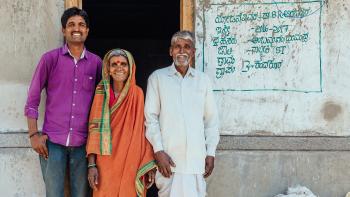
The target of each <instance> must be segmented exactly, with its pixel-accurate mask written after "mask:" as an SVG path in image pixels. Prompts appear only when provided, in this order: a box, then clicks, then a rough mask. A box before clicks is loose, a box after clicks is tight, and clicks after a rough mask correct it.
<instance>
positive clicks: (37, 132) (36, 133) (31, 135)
mask: <svg viewBox="0 0 350 197" xmlns="http://www.w3.org/2000/svg"><path fill="white" fill-rule="evenodd" d="M38 134H39V131H36V132H34V133H32V134H30V135H29V138H32V137H33V136H34V135H38Z"/></svg>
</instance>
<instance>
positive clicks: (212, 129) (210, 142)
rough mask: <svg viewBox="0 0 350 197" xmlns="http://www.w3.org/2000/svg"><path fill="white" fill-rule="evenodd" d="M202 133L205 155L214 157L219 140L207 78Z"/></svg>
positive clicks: (211, 91) (210, 88)
mask: <svg viewBox="0 0 350 197" xmlns="http://www.w3.org/2000/svg"><path fill="white" fill-rule="evenodd" d="M204 133H205V142H206V147H207V155H208V156H215V151H216V147H217V145H218V143H219V140H220V134H219V118H218V110H217V106H216V102H215V98H214V93H213V90H212V87H211V83H210V80H209V78H207V92H206V98H205V109H204Z"/></svg>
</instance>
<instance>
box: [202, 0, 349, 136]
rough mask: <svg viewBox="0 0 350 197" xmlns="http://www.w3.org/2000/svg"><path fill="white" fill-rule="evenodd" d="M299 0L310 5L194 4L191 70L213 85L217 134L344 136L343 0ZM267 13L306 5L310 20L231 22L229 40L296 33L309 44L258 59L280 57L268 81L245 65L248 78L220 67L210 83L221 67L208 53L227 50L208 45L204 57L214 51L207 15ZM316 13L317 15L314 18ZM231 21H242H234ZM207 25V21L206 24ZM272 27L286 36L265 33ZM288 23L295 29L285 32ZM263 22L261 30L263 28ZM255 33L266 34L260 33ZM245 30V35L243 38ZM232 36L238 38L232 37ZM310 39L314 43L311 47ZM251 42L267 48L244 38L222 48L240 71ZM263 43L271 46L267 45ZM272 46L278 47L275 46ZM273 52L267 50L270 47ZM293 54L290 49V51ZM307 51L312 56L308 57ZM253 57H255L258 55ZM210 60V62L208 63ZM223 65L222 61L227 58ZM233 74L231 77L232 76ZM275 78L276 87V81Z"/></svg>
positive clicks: (269, 1)
mask: <svg viewBox="0 0 350 197" xmlns="http://www.w3.org/2000/svg"><path fill="white" fill-rule="evenodd" d="M306 2H310V1H294V0H283V1H275V0H265V1H254V0H252V1H228V0H205V1H196V12H195V14H196V17H195V25H196V47H197V54H196V65H197V68H199V69H201V70H203V69H204V71H205V72H209V73H208V74H209V75H210V76H211V78H212V81H213V82H214V83H213V84H214V88H215V86H217V88H216V89H217V91H215V93H216V97H217V103H218V106H219V110H220V120H221V134H228V135H287V136H288V135H293V136H294V135H296V136H305V135H306V136H314V135H330V136H349V135H350V122H349V121H347V120H348V119H349V118H350V110H349V101H350V80H349V76H350V69H348V68H349V64H350V63H349V60H348V57H347V56H348V55H347V54H349V52H350V39H348V35H349V33H350V31H349V29H350V15H349V11H348V9H349V8H350V1H346V0H341V1H323V0H321V1H319V2H316V3H306ZM312 2H315V1H312ZM243 4H244V5H243ZM248 4H251V5H248ZM252 5H255V6H252ZM317 6H318V7H317ZM231 8H235V9H231ZM272 8H273V9H272ZM275 8H276V9H278V10H281V11H284V10H293V9H294V8H295V9H296V10H298V9H301V8H305V10H308V9H309V8H310V10H312V12H311V13H312V15H310V17H311V18H309V19H310V20H306V19H308V18H307V17H306V18H305V21H303V20H302V19H298V18H292V19H290V20H289V19H286V18H280V19H278V20H276V18H271V20H265V19H259V20H257V21H255V22H251V21H250V22H249V23H247V22H237V23H234V28H233V27H231V34H230V36H231V37H235V36H237V39H239V38H245V37H247V36H248V37H249V35H250V37H251V36H253V37H254V36H258V35H263V36H265V37H266V36H267V35H268V36H275V37H277V36H284V37H285V38H286V36H288V35H291V34H292V33H293V32H294V33H300V34H305V32H309V37H308V39H311V40H309V41H310V42H309V41H308V42H300V43H299V44H297V45H298V46H297V45H295V44H291V45H289V46H288V47H289V49H288V50H287V51H285V52H286V53H285V54H283V55H279V56H278V55H266V54H265V55H263V54H260V55H259V56H261V58H262V59H264V58H265V57H267V59H271V58H272V59H273V58H275V59H276V60H277V59H282V60H283V61H287V60H288V62H289V64H288V69H285V70H283V69H280V70H279V71H278V72H279V76H274V77H271V76H270V75H269V74H262V71H261V69H260V70H258V69H253V68H252V67H250V70H249V72H250V77H249V78H248V77H245V78H244V77H242V70H239V69H237V70H238V71H239V72H241V73H229V72H228V71H230V70H227V73H226V69H225V73H224V75H225V76H221V78H220V80H222V81H220V83H218V82H217V81H218V80H219V79H218V78H217V70H216V68H221V67H222V65H221V67H220V65H219V62H218V59H217V57H216V56H223V55H225V54H226V55H227V54H228V53H230V51H229V50H223V48H221V49H220V50H219V49H218V48H217V49H216V48H215V50H217V51H215V50H214V51H212V52H210V50H213V49H214V48H213V44H214V40H215V36H214V34H213V33H217V32H218V30H220V28H219V29H217V27H216V26H215V25H213V24H214V23H215V18H213V17H214V16H217V15H216V14H219V15H220V14H221V15H225V16H237V15H240V13H245V14H247V15H249V14H254V13H260V12H261V13H265V12H270V14H271V13H272V12H273V11H276V10H274V9H275ZM278 10H277V13H278ZM271 11H272V12H271ZM305 13H306V12H305ZM316 13H318V14H317V15H315V14H316ZM270 16H271V15H270ZM236 18H237V17H236ZM238 18H240V19H242V16H239V17H238ZM311 19H312V20H311ZM314 19H315V20H314ZM316 19H317V20H316ZM318 19H320V20H318ZM208 20H209V21H214V23H212V22H209V21H208ZM233 20H235V17H233ZM269 21H270V22H269ZM271 24H272V26H271ZM276 24H277V26H280V25H282V26H281V27H283V28H284V30H285V31H288V30H291V31H289V32H287V33H286V34H284V33H278V32H277V30H276V32H273V31H274V27H273V25H276ZM290 24H293V25H292V26H293V27H297V28H296V29H290V27H291V26H288V28H287V26H286V25H290ZM264 25H265V27H267V28H268V29H266V28H264V27H263V26H264ZM220 27H221V26H220ZM315 27H317V29H318V30H321V31H320V34H318V31H316V30H315ZM237 28H238V29H237ZM259 28H260V29H259ZM223 29H224V26H222V27H221V30H223ZM260 30H261V31H263V30H265V31H266V32H263V33H260V32H259V31H260ZM281 30H282V29H281ZM292 30H293V31H292ZM252 31H254V32H252ZM267 32H268V33H267ZM248 33H249V35H247V34H248ZM240 35H241V37H239V36H240ZM220 36H221V38H222V36H223V37H225V35H222V31H221V35H220ZM230 36H228V37H230ZM221 38H219V40H220V39H221ZM226 38H227V37H226ZM317 38H319V41H320V42H317ZM249 43H250V44H249ZM256 43H258V44H256ZM320 43H321V44H320ZM252 44H253V45H257V46H256V47H261V46H267V45H266V44H261V43H259V42H255V44H254V42H253V41H249V40H247V39H246V40H243V41H242V42H241V43H240V42H238V40H237V43H236V44H231V45H226V46H227V49H229V48H232V51H233V53H232V54H235V55H236V56H235V58H236V59H237V60H240V61H237V62H235V65H234V66H236V68H242V66H243V68H245V67H244V61H242V59H244V58H246V57H249V54H252V53H254V52H252V51H251V50H253V48H252V47H251V46H250V45H252ZM248 45H249V46H248ZM268 46H271V45H270V44H268ZM276 46H277V45H276ZM276 46H275V47H276ZM278 46H280V45H279V44H278ZM275 47H272V48H270V49H273V50H275V49H276V48H275ZM310 47H311V48H310ZM249 48H250V49H251V50H249ZM198 49H201V50H198ZM202 49H203V50H204V56H203V50H202ZM247 49H248V50H247ZM296 49H298V50H297V51H296ZM299 49H300V50H299ZM304 49H307V51H308V52H307V53H306V52H305V51H304ZM206 50H209V52H210V53H209V54H208V56H209V57H206V56H205V54H206V52H205V51H206ZM261 50H262V48H261ZM310 50H312V54H314V55H310ZM219 52H220V53H219ZM299 52H300V53H301V54H299ZM318 52H319V53H318ZM259 53H260V52H259ZM254 54H255V53H254ZM255 56H256V54H255ZM255 56H254V58H255V59H256V58H260V57H258V56H256V57H255ZM315 56H317V57H321V62H320V64H318V65H319V66H320V67H319V68H320V69H316V68H317V65H316V63H317V61H316V59H315V58H317V57H315ZM213 59H214V60H216V61H212V60H213ZM227 63H228V64H229V61H228V62H227ZM252 69H253V70H252ZM305 69H306V70H305ZM237 70H236V71H235V72H238V71H237ZM246 70H247V69H246ZM263 72H266V71H263ZM268 72H270V71H268ZM271 72H272V71H271ZM310 72H311V73H310ZM320 73H321V74H320ZM219 74H220V72H219ZM243 74H244V73H243ZM219 77H220V75H219ZM315 80H316V81H320V83H319V84H317V83H315ZM281 81H284V83H280V82H281ZM276 84H277V85H276ZM229 86H230V87H229ZM284 86H285V87H284ZM255 88H256V89H255ZM293 88H294V89H293ZM227 89H231V91H227ZM299 89H300V90H301V91H299ZM222 90H224V91H222ZM232 90H233V91H232ZM256 90H258V91H256Z"/></svg>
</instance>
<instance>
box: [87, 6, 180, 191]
mask: <svg viewBox="0 0 350 197" xmlns="http://www.w3.org/2000/svg"><path fill="white" fill-rule="evenodd" d="M83 9H84V10H86V11H87V13H88V14H89V18H90V31H89V36H88V38H87V40H86V42H85V45H86V47H87V49H88V50H89V51H91V52H93V53H95V54H97V55H99V56H100V57H101V58H103V56H104V55H105V54H106V53H107V52H108V51H109V50H110V49H114V48H123V49H126V50H128V51H130V52H131V54H132V55H133V56H134V59H135V63H136V82H137V84H138V85H139V86H140V87H141V88H142V89H143V91H144V92H146V86H147V79H148V76H149V75H150V74H151V73H152V72H153V71H154V70H156V69H158V68H162V67H166V66H168V65H170V64H171V62H172V59H171V57H170V56H169V47H170V39H171V36H172V35H173V34H174V33H175V32H177V31H179V29H180V0H113V1H111V0H84V1H83ZM147 196H148V197H156V196H157V189H156V187H155V186H154V185H153V186H152V188H151V189H149V190H148V192H147Z"/></svg>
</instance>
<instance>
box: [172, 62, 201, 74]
mask: <svg viewBox="0 0 350 197" xmlns="http://www.w3.org/2000/svg"><path fill="white" fill-rule="evenodd" d="M176 73H178V71H177V70H176V68H175V64H174V63H172V64H171V66H170V67H169V73H168V74H169V76H172V75H175V74H176ZM188 75H191V76H192V77H194V76H195V75H196V74H195V69H194V68H192V66H190V67H189V68H188V70H187V73H186V75H185V76H188Z"/></svg>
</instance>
